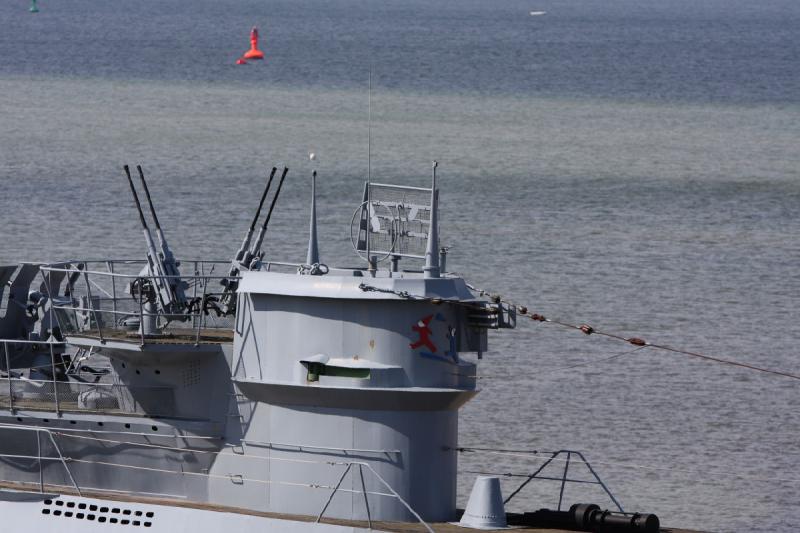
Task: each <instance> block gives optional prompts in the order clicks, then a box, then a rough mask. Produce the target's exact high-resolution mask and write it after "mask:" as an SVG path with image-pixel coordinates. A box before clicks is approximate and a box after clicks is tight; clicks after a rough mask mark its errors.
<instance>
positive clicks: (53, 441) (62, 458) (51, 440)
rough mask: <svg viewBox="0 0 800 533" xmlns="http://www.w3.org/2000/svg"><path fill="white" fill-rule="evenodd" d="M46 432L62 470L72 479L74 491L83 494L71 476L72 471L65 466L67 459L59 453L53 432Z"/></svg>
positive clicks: (59, 449)
mask: <svg viewBox="0 0 800 533" xmlns="http://www.w3.org/2000/svg"><path fill="white" fill-rule="evenodd" d="M47 434H48V435H50V442H51V443H53V448H55V450H56V453H58V457H59V459H61V464H62V465H63V466H64V470H66V471H67V475H68V476H69V480H70V481H72V486H73V487H75V491H76V492H77V493H78V496H83V494H81V489H80V487H78V484H77V483H76V482H75V478H74V477H72V472H71V471H70V469H69V467H68V466H67V461H66V459H64V454H62V453H61V448H59V447H58V444H56V439H55V438H54V437H53V433H52V432H50V431H49V430H47Z"/></svg>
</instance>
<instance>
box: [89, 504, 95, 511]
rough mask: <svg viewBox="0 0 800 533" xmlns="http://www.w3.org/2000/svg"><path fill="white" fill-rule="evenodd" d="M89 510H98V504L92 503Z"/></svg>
mask: <svg viewBox="0 0 800 533" xmlns="http://www.w3.org/2000/svg"><path fill="white" fill-rule="evenodd" d="M89 510H90V511H96V510H97V506H96V505H90V506H89Z"/></svg>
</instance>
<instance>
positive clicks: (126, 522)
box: [119, 520, 131, 526]
mask: <svg viewBox="0 0 800 533" xmlns="http://www.w3.org/2000/svg"><path fill="white" fill-rule="evenodd" d="M119 523H120V524H122V525H123V526H127V525H128V524H130V523H131V521H130V520H120V522H119Z"/></svg>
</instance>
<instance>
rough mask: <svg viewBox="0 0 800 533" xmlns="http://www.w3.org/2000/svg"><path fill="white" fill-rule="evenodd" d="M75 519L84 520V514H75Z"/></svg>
mask: <svg viewBox="0 0 800 533" xmlns="http://www.w3.org/2000/svg"><path fill="white" fill-rule="evenodd" d="M75 518H79V519H82V518H83V513H76V514H75Z"/></svg>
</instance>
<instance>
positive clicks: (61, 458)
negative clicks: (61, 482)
mask: <svg viewBox="0 0 800 533" xmlns="http://www.w3.org/2000/svg"><path fill="white" fill-rule="evenodd" d="M5 430H10V431H21V432H32V433H35V435H36V455H28V454H12V453H2V454H0V458H4V459H16V460H31V461H36V462H37V465H38V469H39V482H38V485H39V492H40V493H44V487H45V468H44V463H45V462H46V461H54V462H58V463H61V466H62V467H63V468H64V472H65V474H66V475H67V477H68V478H69V481H70V483H71V485H72V488H73V489H74V490H75V492H76V493H77V494H78V496H81V489H80V487H79V486H78V483H77V482H76V481H75V477H74V476H73V475H72V471H71V470H70V468H69V465H68V464H67V459H66V458H65V457H64V454H62V453H61V448H60V447H59V445H58V443H57V442H56V439H55V438H54V437H53V432H52V431H50V430H49V429H47V428H37V427H25V426H18V425H12V424H0V434H2V432H3V431H5ZM42 434H44V435H45V436H46V437H47V441H49V442H50V445H51V446H52V447H53V450H54V451H55V453H56V454H57V455H56V456H52V457H51V456H45V455H43V454H42ZM9 440H10V439H6V442H8V441H9ZM8 481H13V480H8Z"/></svg>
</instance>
